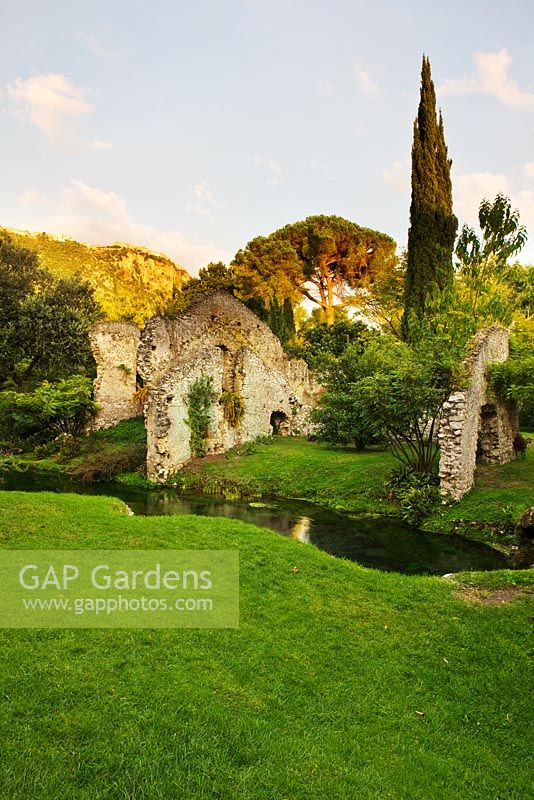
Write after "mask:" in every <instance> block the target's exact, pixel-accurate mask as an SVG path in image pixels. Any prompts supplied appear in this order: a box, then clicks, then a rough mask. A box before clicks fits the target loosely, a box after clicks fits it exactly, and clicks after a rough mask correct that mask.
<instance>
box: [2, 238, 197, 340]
mask: <svg viewBox="0 0 534 800" xmlns="http://www.w3.org/2000/svg"><path fill="white" fill-rule="evenodd" d="M3 232H5V233H7V234H8V235H9V236H10V238H11V239H12V240H13V241H14V242H15V243H16V244H19V245H21V246H23V247H27V248H28V249H30V250H34V251H36V252H37V253H38V255H39V259H40V262H41V264H42V266H43V267H45V268H46V269H47V270H49V271H50V272H52V273H53V274H54V275H57V276H61V277H68V276H73V275H77V276H79V277H80V278H83V279H85V280H86V281H88V283H90V284H91V286H92V287H93V288H94V290H95V298H96V300H97V301H98V303H99V304H100V305H101V306H102V309H103V311H104V313H105V314H106V315H107V316H108V317H109V319H114V320H116V319H128V320H131V321H133V322H136V323H137V324H139V325H142V324H143V323H144V322H145V320H146V319H148V318H149V317H151V316H153V315H154V314H157V313H160V312H161V311H162V310H163V308H164V307H165V305H166V303H167V302H168V300H170V298H171V297H172V293H173V289H175V288H180V287H181V286H182V285H183V284H184V282H185V281H186V280H187V279H188V278H189V274H188V273H187V272H186V271H185V270H184V269H182V267H179V266H178V265H177V264H175V263H174V262H173V261H171V259H170V258H167V256H165V255H163V254H161V253H153V252H151V251H150V250H147V249H145V248H144V247H136V246H134V245H130V244H125V243H124V242H119V243H117V244H113V245H105V246H104V245H102V246H94V245H87V244H82V243H81V242H76V241H74V240H73V239H67V238H64V237H55V236H51V235H49V234H46V233H31V232H29V231H18V230H13V229H11V228H2V227H0V233H3Z"/></svg>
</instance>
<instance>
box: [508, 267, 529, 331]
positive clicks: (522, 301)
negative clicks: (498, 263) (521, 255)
mask: <svg viewBox="0 0 534 800" xmlns="http://www.w3.org/2000/svg"><path fill="white" fill-rule="evenodd" d="M510 283H511V288H512V293H513V304H514V309H515V310H516V312H519V313H520V314H522V315H523V316H524V317H526V318H527V319H529V318H531V317H534V266H532V265H523V264H514V268H513V269H512V270H511V275H510Z"/></svg>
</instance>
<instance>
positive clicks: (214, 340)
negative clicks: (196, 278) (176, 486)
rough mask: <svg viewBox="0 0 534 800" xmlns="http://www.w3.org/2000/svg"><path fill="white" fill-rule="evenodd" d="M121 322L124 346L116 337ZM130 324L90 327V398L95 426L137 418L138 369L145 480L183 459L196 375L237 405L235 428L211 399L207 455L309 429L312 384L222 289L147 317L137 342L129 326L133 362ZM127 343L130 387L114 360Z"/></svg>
mask: <svg viewBox="0 0 534 800" xmlns="http://www.w3.org/2000/svg"><path fill="white" fill-rule="evenodd" d="M110 326H112V327H110ZM121 326H123V330H124V335H125V339H126V341H125V344H124V346H121V345H120V343H119V342H120V338H121V337H120V331H121ZM132 327H134V326H129V325H128V324H126V323H102V324H100V325H97V326H95V329H94V330H93V336H92V340H93V350H94V353H95V358H96V360H97V363H98V378H97V381H96V383H95V398H96V400H97V402H98V403H99V404H100V406H101V408H102V411H101V414H100V416H99V419H98V424H99V425H100V426H103V425H112V424H115V422H118V421H120V419H125V418H127V416H134V415H135V413H134V411H133V405H132V395H133V392H134V391H135V376H136V374H138V375H139V376H140V378H141V379H142V381H143V383H144V386H145V388H146V389H147V402H146V406H145V418H146V427H147V446H148V454H147V473H148V476H149V478H151V479H152V480H156V481H162V482H163V481H165V480H167V478H168V477H169V475H171V474H172V473H174V472H176V470H178V469H179V468H180V467H181V466H182V465H183V464H184V463H185V462H187V461H188V460H189V459H190V458H191V451H190V447H189V437H190V429H189V426H188V425H187V422H186V420H187V413H188V410H187V395H188V392H189V389H190V387H191V385H192V383H193V382H194V381H195V380H196V379H197V378H198V377H200V376H201V375H208V376H209V377H210V378H211V379H212V381H213V387H214V390H215V392H216V394H217V397H218V398H219V397H220V396H221V394H222V393H223V392H225V391H233V392H237V393H238V394H239V395H240V396H241V397H242V398H243V400H244V405H245V411H244V415H243V418H242V419H241V422H240V424H239V426H238V427H237V428H233V427H231V426H230V425H229V424H228V423H227V422H226V420H225V419H224V414H223V408H222V406H221V405H220V403H219V402H218V401H217V400H216V401H215V402H214V404H213V407H212V414H211V421H210V426H209V433H208V438H207V442H206V445H207V452H208V453H222V452H225V451H226V450H228V449H229V448H230V447H233V446H234V445H236V444H241V443H243V442H247V441H251V440H253V439H255V438H256V437H257V436H260V435H269V434H270V433H272V432H273V428H274V427H276V428H278V429H279V430H280V432H283V433H286V434H296V433H300V434H306V433H307V432H308V431H309V430H310V423H309V420H308V415H309V411H310V409H311V407H312V406H313V405H314V404H315V401H316V399H317V397H318V394H319V392H320V388H319V387H318V385H317V384H316V383H315V382H314V381H313V379H312V377H311V375H310V373H309V371H308V367H307V365H306V364H305V362H303V361H299V360H292V359H289V358H288V357H287V356H286V354H285V353H284V351H283V349H282V346H281V344H280V341H279V340H278V339H277V338H276V336H274V334H273V333H272V332H271V330H270V329H269V328H268V327H267V326H266V325H265V324H264V323H263V322H262V321H261V320H259V319H258V317H256V315H255V314H253V313H252V312H251V311H250V310H249V309H248V308H246V307H245V306H244V305H243V304H242V303H240V302H239V301H238V300H236V299H235V298H233V297H231V296H230V295H228V294H226V293H225V292H215V293H213V294H211V295H208V296H206V297H205V298H203V299H202V300H200V301H199V302H198V303H196V304H195V305H194V306H193V307H192V308H190V309H189V310H188V311H187V312H186V313H185V314H183V315H182V316H180V317H178V318H172V319H171V318H168V317H155V318H153V319H151V320H149V322H148V323H147V325H146V327H145V329H144V331H143V332H142V333H141V337H140V340H139V332H137V333H138V344H139V346H138V347H137V345H136V346H135V348H134V349H137V354H136V358H135V359H133V356H132V348H133V338H134V337H133V333H132V331H131V328H132ZM126 349H127V350H128V353H129V355H130V356H132V357H131V358H130V359H129V360H128V364H127V365H126V364H125V366H128V368H129V370H132V374H133V383H131V382H130V383H128V384H127V383H126V382H125V380H124V379H123V375H122V373H125V372H126V371H125V370H124V369H122V372H121V367H116V366H113V365H114V364H117V363H120V364H121V366H122V364H123V362H125V359H126V355H125V350H126ZM119 359H121V360H119ZM128 374H130V373H128ZM119 377H120V378H121V380H118V378H119ZM128 409H130V413H129V414H128Z"/></svg>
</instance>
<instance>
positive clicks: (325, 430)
mask: <svg viewBox="0 0 534 800" xmlns="http://www.w3.org/2000/svg"><path fill="white" fill-rule="evenodd" d="M341 326H344V323H338V324H337V325H334V326H332V327H329V326H327V325H326V324H325V325H323V326H321V327H320V328H316V329H314V331H315V332H316V333H317V335H316V336H315V337H314V339H315V341H314V342H313V344H314V346H315V348H316V356H315V358H312V359H310V360H311V363H312V364H313V366H314V367H315V368H316V369H317V373H318V375H319V378H320V381H321V383H322V384H323V386H324V387H325V389H326V391H325V393H324V394H323V395H322V397H321V399H320V400H319V403H318V405H317V407H316V408H315V409H314V410H313V411H312V414H311V417H312V420H313V421H314V422H315V423H316V424H317V425H318V431H317V438H318V439H319V441H324V442H328V443H329V444H352V445H354V446H355V447H356V449H358V450H363V449H364V448H365V447H366V446H367V445H369V444H372V443H373V442H375V441H376V440H377V439H379V438H381V431H378V430H374V431H371V430H370V428H369V426H368V425H367V421H366V419H365V412H364V408H363V406H362V404H361V403H360V398H359V396H358V394H357V392H355V391H354V387H355V385H356V384H357V383H358V381H360V380H361V379H362V378H363V377H364V376H365V375H366V374H367V373H366V366H365V362H362V358H361V355H362V353H363V349H364V340H363V339H361V340H356V339H355V340H353V342H352V343H347V340H346V338H345V337H344V336H343V333H342V330H343V328H342V327H341ZM362 327H363V326H362ZM336 329H337V330H336ZM330 332H332V334H333V335H329V333H330ZM352 333H353V332H352V331H351V332H350V334H352ZM336 334H337V335H336ZM350 334H349V335H350ZM336 351H337V352H336Z"/></svg>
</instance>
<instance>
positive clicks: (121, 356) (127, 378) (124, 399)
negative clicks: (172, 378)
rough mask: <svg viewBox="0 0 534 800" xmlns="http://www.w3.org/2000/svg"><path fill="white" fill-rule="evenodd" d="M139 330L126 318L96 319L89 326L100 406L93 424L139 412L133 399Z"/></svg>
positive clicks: (108, 422)
mask: <svg viewBox="0 0 534 800" xmlns="http://www.w3.org/2000/svg"><path fill="white" fill-rule="evenodd" d="M140 336H141V331H140V330H139V328H138V327H137V325H133V324H132V323H129V322H98V323H97V324H96V325H94V326H93V328H92V329H91V334H90V338H91V349H92V351H93V356H94V358H95V361H96V380H95V382H94V396H95V400H96V402H97V404H98V406H99V411H98V416H97V418H96V420H95V422H94V423H93V426H92V427H93V428H94V429H98V428H109V427H111V426H112V425H117V423H119V422H122V420H124V419H131V418H132V417H136V416H139V410H140V409H139V403H138V402H137V400H136V399H135V397H134V395H135V392H136V386H137V384H136V376H137V348H138V346H139V338H140Z"/></svg>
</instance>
